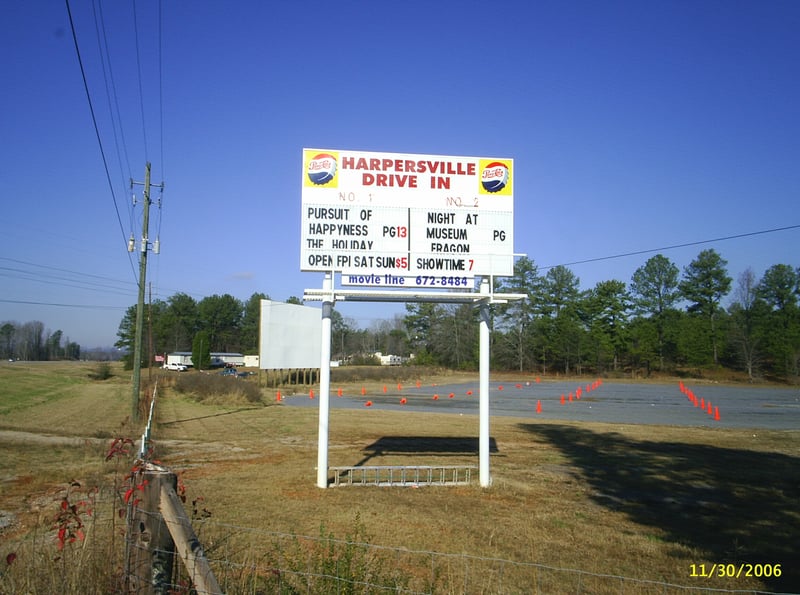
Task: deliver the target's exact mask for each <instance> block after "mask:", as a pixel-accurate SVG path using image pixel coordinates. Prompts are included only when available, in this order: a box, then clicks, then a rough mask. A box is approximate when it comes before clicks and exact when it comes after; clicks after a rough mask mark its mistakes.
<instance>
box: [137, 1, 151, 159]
mask: <svg viewBox="0 0 800 595" xmlns="http://www.w3.org/2000/svg"><path fill="white" fill-rule="evenodd" d="M133 31H134V38H135V45H136V69H137V72H138V75H139V107H140V108H141V110H142V136H143V138H144V159H145V161H148V162H149V161H150V159H148V157H147V126H146V124H145V117H144V90H143V89H142V59H141V52H140V51H139V19H138V17H137V16H136V0H133Z"/></svg>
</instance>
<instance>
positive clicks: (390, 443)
mask: <svg viewBox="0 0 800 595" xmlns="http://www.w3.org/2000/svg"><path fill="white" fill-rule="evenodd" d="M478 440H479V439H478V438H476V437H472V436H452V437H450V436H383V437H382V438H378V439H377V440H376V441H375V442H373V443H372V444H370V445H369V446H366V447H364V451H363V452H364V453H365V456H364V458H363V459H361V461H359V462H358V463H356V465H357V466H360V465H365V464H366V463H367V462H369V461H370V460H372V459H373V458H375V457H380V456H385V455H393V454H415V455H420V456H435V455H438V456H456V455H472V454H474V455H477V454H478V453H479V451H480V447H479V443H478ZM489 452H490V453H494V454H496V453H497V452H498V450H497V442H496V441H495V439H494V438H490V439H489Z"/></svg>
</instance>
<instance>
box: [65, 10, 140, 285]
mask: <svg viewBox="0 0 800 595" xmlns="http://www.w3.org/2000/svg"><path fill="white" fill-rule="evenodd" d="M64 1H65V2H66V5H67V15H68V16H69V26H70V29H71V30H72V41H73V43H74V44H75V55H76V56H77V58H78V65H79V66H80V69H81V77H82V79H83V88H84V90H85V91H86V101H87V102H88V103H89V112H90V113H91V115H92V125H93V126H94V133H95V136H96V137H97V144H98V146H99V147H100V156H101V157H102V160H103V169H104V170H105V172H106V181H107V182H108V187H109V190H111V199H112V201H113V203H114V212H115V213H116V214H117V222H118V223H119V230H120V232H121V233H122V239H123V241H125V242H127V239H126V237H125V229H124V228H123V225H122V217H120V214H119V206H118V205H117V195H116V194H115V193H114V185H113V184H112V183H111V173H110V172H109V169H108V160H107V159H106V152H105V149H103V140H102V139H101V138H100V129H99V128H98V126H97V116H96V115H95V111H94V105H93V104H92V96H91V94H90V93H89V83H88V82H87V80H86V70H85V69H84V67H83V59H82V58H81V50H80V47H79V46H78V35H77V33H76V31H75V22H74V20H73V18H72V9H71V8H70V6H69V0H64ZM128 262H129V263H130V265H131V272H132V273H133V276H134V278H136V270H135V269H134V267H133V261H132V260H131V258H130V255H129V256H128Z"/></svg>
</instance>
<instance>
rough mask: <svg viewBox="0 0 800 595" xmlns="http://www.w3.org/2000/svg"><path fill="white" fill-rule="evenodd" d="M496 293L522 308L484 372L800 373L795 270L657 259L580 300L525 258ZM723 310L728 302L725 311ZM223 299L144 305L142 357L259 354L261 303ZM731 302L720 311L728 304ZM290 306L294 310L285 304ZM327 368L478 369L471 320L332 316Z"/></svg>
mask: <svg viewBox="0 0 800 595" xmlns="http://www.w3.org/2000/svg"><path fill="white" fill-rule="evenodd" d="M496 291H505V292H511V293H523V294H526V295H527V296H528V298H527V299H525V300H520V301H516V302H510V303H508V304H505V305H496V306H494V307H493V309H492V317H493V320H492V332H491V341H492V368H493V369H495V370H517V371H523V372H536V373H542V374H547V373H563V374H582V373H592V374H603V373H607V372H618V373H622V372H625V373H629V372H635V373H641V374H645V375H646V374H648V373H649V372H651V371H654V370H658V371H664V372H669V371H674V370H675V369H677V368H680V367H707V366H717V367H719V366H722V367H727V368H730V369H736V370H742V371H744V372H745V373H746V374H747V375H748V377H750V378H756V377H763V376H767V377H774V378H779V379H784V380H790V379H794V378H796V377H797V376H798V364H799V363H800V308H799V307H798V302H799V301H800V269H796V268H793V267H791V266H789V265H785V264H777V265H774V266H772V267H770V268H769V269H768V270H767V271H766V272H765V273H764V275H763V276H762V277H761V278H760V279H758V278H756V275H755V274H754V273H753V272H752V270H750V269H748V270H746V271H745V272H744V273H742V275H741V276H740V277H739V279H738V280H737V282H736V284H734V282H733V279H732V278H731V277H730V276H729V275H728V271H727V261H725V260H724V259H723V258H722V257H721V256H720V255H719V254H718V253H717V252H716V251H714V250H704V251H702V252H700V254H698V256H697V257H696V258H695V259H694V260H693V261H692V262H691V263H690V264H689V265H688V266H686V267H685V268H684V269H683V271H680V270H679V269H678V267H677V266H676V265H675V264H674V263H673V262H672V261H671V260H670V259H669V258H667V257H665V256H664V255H661V254H658V255H656V256H653V257H652V258H650V259H649V260H647V262H646V263H645V264H644V265H642V266H641V267H640V268H638V269H637V270H636V271H635V272H634V274H633V276H632V278H631V280H630V282H628V283H625V282H623V281H620V280H609V281H601V282H599V283H597V285H596V286H595V287H593V288H592V289H589V290H586V291H581V290H580V280H579V278H578V277H577V276H576V275H575V274H574V273H573V272H572V271H571V270H570V269H569V268H567V267H565V266H557V267H553V268H550V269H549V270H548V271H547V272H546V273H545V274H540V272H539V270H538V267H537V266H536V264H535V263H534V261H533V260H531V259H529V258H521V259H519V260H518V261H517V263H516V265H515V267H514V275H513V276H512V277H509V278H505V279H502V280H500V281H499V282H498V283H497V286H496ZM728 298H730V299H728ZM262 299H269V298H268V296H267V295H266V294H263V293H254V294H253V295H252V296H251V297H250V298H249V299H248V300H247V301H244V302H242V301H240V300H238V299H236V298H234V297H233V296H230V295H228V294H225V295H213V296H210V297H206V298H203V299H202V300H200V301H196V300H195V299H194V298H192V297H190V296H188V295H187V294H184V293H177V294H175V295H173V296H172V297H170V298H168V299H167V300H163V301H161V300H159V301H155V302H153V303H152V304H150V305H149V306H148V307H147V308H146V310H147V312H146V315H147V318H146V319H145V324H146V326H145V329H146V336H149V337H150V340H149V343H150V349H145V351H146V352H147V351H149V352H150V354H156V353H165V352H170V351H189V350H191V349H192V347H193V345H195V346H196V344H197V338H198V336H199V337H201V342H204V344H205V345H208V346H209V348H210V350H212V351H228V352H239V353H244V354H250V353H252V354H255V353H258V348H259V332H260V302H261V300H262ZM726 300H727V303H726ZM287 302H289V303H297V304H300V303H302V302H301V300H299V299H298V298H290V299H289V300H287ZM135 321H136V307H135V306H131V307H130V308H129V309H128V310H127V312H126V314H125V316H124V317H123V319H122V321H121V323H120V327H119V332H118V337H119V341H118V342H117V343H116V346H117V347H121V348H125V349H128V350H129V351H131V352H132V347H133V337H134V328H135ZM331 334H332V337H331V356H332V359H335V360H339V361H340V362H341V363H343V364H347V363H374V362H375V360H374V358H373V355H374V353H375V352H378V351H380V352H382V353H384V354H393V355H400V356H405V357H410V356H412V355H413V361H414V362H415V363H417V364H430V365H438V366H444V367H448V368H453V369H463V370H473V369H477V367H478V357H479V353H478V351H479V344H478V312H477V309H476V308H475V307H473V306H472V305H470V304H459V305H454V304H437V303H429V302H422V303H409V304H406V312H405V315H400V314H398V315H395V316H394V317H393V318H392V319H390V320H381V321H377V322H376V323H374V324H373V325H372V326H371V328H369V329H363V328H358V325H357V324H356V323H355V321H353V320H352V319H349V318H344V317H343V316H342V315H341V314H340V313H339V312H338V311H337V310H336V309H335V308H334V310H333V313H332V319H331Z"/></svg>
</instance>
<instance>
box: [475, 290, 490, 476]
mask: <svg viewBox="0 0 800 595" xmlns="http://www.w3.org/2000/svg"><path fill="white" fill-rule="evenodd" d="M480 293H481V295H482V296H485V299H484V300H483V301H482V302H481V304H480V306H479V308H480V354H479V363H478V369H479V374H480V378H479V386H478V395H479V396H478V412H479V421H478V424H479V432H478V458H479V470H480V482H481V487H482V488H488V487H489V486H490V485H492V478H491V476H490V475H489V443H490V440H489V280H488V279H487V278H486V277H484V278H483V279H482V280H481V286H480Z"/></svg>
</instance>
